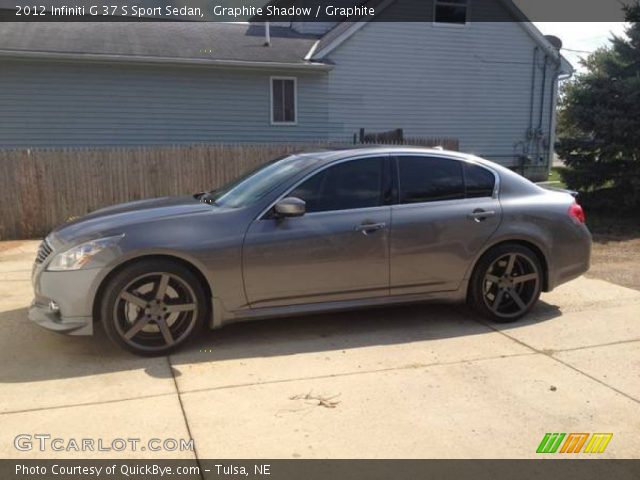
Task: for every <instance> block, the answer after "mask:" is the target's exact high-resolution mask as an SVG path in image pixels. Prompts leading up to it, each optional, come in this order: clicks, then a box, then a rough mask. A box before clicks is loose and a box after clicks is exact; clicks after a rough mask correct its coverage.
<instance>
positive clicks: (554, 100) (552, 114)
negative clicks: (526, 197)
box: [547, 61, 572, 175]
mask: <svg viewBox="0 0 640 480" xmlns="http://www.w3.org/2000/svg"><path fill="white" fill-rule="evenodd" d="M560 62H562V61H560ZM560 68H561V63H558V66H557V67H556V71H555V74H554V76H553V82H552V85H553V87H552V88H553V92H552V94H551V105H550V107H549V135H548V136H547V138H548V139H549V155H548V157H547V158H548V161H547V175H550V174H551V168H552V167H553V156H554V154H555V148H554V147H555V143H556V124H557V122H556V107H557V104H558V86H559V84H560V81H561V80H568V79H569V78H571V76H572V74H571V73H566V74H564V75H561V74H560Z"/></svg>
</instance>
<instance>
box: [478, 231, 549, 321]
mask: <svg viewBox="0 0 640 480" xmlns="http://www.w3.org/2000/svg"><path fill="white" fill-rule="evenodd" d="M509 269H511V270H510V271H509ZM543 275H544V272H543V269H542V265H541V264H540V260H539V259H538V256H537V255H536V254H535V253H534V252H533V251H532V250H531V249H530V248H527V247H525V246H523V245H519V244H515V243H505V244H502V245H499V246H497V247H494V248H492V249H490V250H489V251H488V252H486V253H485V254H484V255H483V256H482V257H481V258H480V260H479V261H478V263H477V264H476V266H475V268H474V270H473V274H472V276H471V280H470V283H469V303H470V305H471V306H472V307H473V308H474V309H475V310H476V311H478V312H479V313H480V314H482V315H483V316H484V317H485V318H488V319H489V320H492V321H494V322H499V323H508V322H514V321H516V320H518V319H520V318H522V317H523V316H524V315H526V314H527V313H529V311H531V309H532V308H533V307H534V305H535V304H536V302H537V301H538V298H540V292H541V291H542V283H543Z"/></svg>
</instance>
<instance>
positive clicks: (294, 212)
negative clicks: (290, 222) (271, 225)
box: [274, 197, 307, 217]
mask: <svg viewBox="0 0 640 480" xmlns="http://www.w3.org/2000/svg"><path fill="white" fill-rule="evenodd" d="M274 209H275V211H276V214H277V215H278V216H279V217H301V216H302V215H304V214H305V212H306V211H307V208H306V203H305V201H304V200H301V199H299V198H297V197H287V198H283V199H282V200H280V201H279V202H278V203H276V204H275V207H274Z"/></svg>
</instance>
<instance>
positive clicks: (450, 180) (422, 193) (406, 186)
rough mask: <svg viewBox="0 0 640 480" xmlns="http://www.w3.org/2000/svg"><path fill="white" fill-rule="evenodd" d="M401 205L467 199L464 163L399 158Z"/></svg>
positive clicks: (442, 159) (434, 159)
mask: <svg viewBox="0 0 640 480" xmlns="http://www.w3.org/2000/svg"><path fill="white" fill-rule="evenodd" d="M398 169H399V177H400V178H399V180H400V203H422V202H437V201H439V200H455V199H459V198H464V182H463V178H462V162H458V161H455V160H449V159H446V158H437V157H398Z"/></svg>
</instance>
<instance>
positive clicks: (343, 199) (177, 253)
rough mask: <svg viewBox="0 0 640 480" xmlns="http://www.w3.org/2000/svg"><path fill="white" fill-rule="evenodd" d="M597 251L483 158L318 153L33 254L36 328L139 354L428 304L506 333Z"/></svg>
mask: <svg viewBox="0 0 640 480" xmlns="http://www.w3.org/2000/svg"><path fill="white" fill-rule="evenodd" d="M590 250H591V235H590V233H589V231H588V230H587V228H586V226H585V219H584V213H583V211H582V208H581V207H580V206H579V205H578V204H577V203H576V201H575V199H574V198H573V196H572V195H570V194H569V193H567V192H564V191H550V190H546V189H543V188H541V187H539V186H537V185H535V184H534V183H531V182H530V181H529V180H526V179H525V178H523V177H521V176H519V175H517V174H516V173H514V172H512V171H510V170H509V169H506V168H504V167H501V166H499V165H496V164H495V163H492V162H489V161H487V160H483V159H481V158H478V157H474V156H471V155H465V154H460V153H455V152H447V151H442V150H437V149H423V148H405V147H401V148H400V147H398V148H385V147H376V148H361V149H345V150H339V151H337V150H336V151H320V152H314V153H304V154H296V155H289V156H286V157H284V158H280V159H277V160H274V161H272V162H269V163H267V164H264V165H263V166H261V167H260V168H258V169H257V170H255V171H253V172H251V173H249V174H248V175H246V176H244V177H243V178H240V179H239V180H236V181H234V182H232V183H231V184H229V185H226V186H224V187H222V188H220V189H218V190H215V191H212V192H208V193H200V194H196V195H190V196H182V197H165V198H158V199H151V200H143V201H136V202H131V203H126V204H122V205H116V206H113V207H108V208H104V209H102V210H98V211H96V212H94V213H91V214H89V215H87V216H85V217H84V218H81V219H78V220H75V221H73V222H71V223H67V224H65V225H62V226H60V227H58V228H57V229H55V230H54V231H53V232H52V233H51V234H50V235H49V236H47V238H46V239H45V240H44V241H43V243H42V244H41V246H40V249H39V251H38V255H37V258H36V261H35V265H34V269H33V285H34V290H35V300H34V302H33V305H32V307H31V309H30V311H29V317H30V318H31V319H32V320H33V321H34V322H36V323H38V324H40V325H42V326H43V327H45V328H48V329H51V330H55V331H58V332H64V333H69V334H74V335H87V334H91V333H93V322H94V321H99V322H101V323H102V325H103V327H104V330H105V331H106V333H107V335H108V336H109V338H110V339H111V340H112V341H114V342H115V343H116V344H118V345H120V346H121V347H123V348H125V349H127V350H130V351H132V352H134V353H138V354H143V355H144V354H147V355H154V354H166V353H167V352H169V351H171V350H173V349H175V348H176V347H178V346H179V345H181V344H183V343H184V342H185V341H186V340H187V339H188V338H190V337H193V336H194V335H196V332H198V331H199V330H200V328H201V327H204V326H207V327H209V328H218V327H221V326H222V325H225V324H227V323H230V322H235V321H240V320H251V319H257V318H267V317H279V316H285V315H300V314H304V313H312V312H327V311H333V310H341V309H351V308H357V307H367V306H378V305H389V304H396V303H405V302H418V301H426V300H449V301H467V302H468V303H469V304H471V305H472V306H473V307H474V308H475V309H476V310H477V311H478V312H479V313H480V314H482V315H484V316H485V317H488V318H489V319H492V320H494V321H497V322H509V321H513V320H516V319H518V318H520V317H522V316H523V315H525V314H526V313H527V312H529V311H530V310H531V309H532V307H533V306H534V304H535V303H536V301H537V300H538V297H539V296H540V292H541V291H549V290H551V289H553V288H555V287H556V286H557V285H559V284H561V283H564V282H567V281H568V280H571V279H573V278H575V277H577V276H579V275H580V274H582V273H583V272H585V271H586V270H587V269H588V268H589V256H590Z"/></svg>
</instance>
